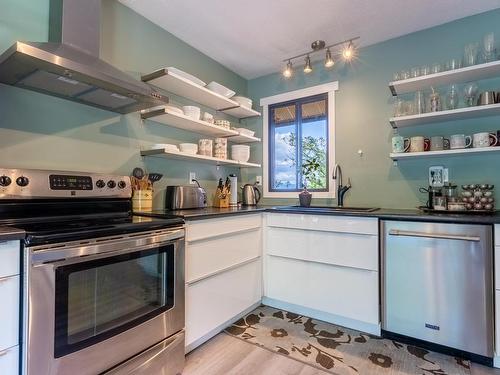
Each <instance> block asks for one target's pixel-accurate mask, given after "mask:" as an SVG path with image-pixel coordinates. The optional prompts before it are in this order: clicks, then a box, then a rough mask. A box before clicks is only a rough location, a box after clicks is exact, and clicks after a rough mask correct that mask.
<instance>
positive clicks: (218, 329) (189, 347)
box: [185, 301, 261, 354]
mask: <svg viewBox="0 0 500 375" xmlns="http://www.w3.org/2000/svg"><path fill="white" fill-rule="evenodd" d="M260 305H261V302H260V301H259V302H256V303H254V304H253V305H252V306H250V307H249V308H247V309H245V310H243V311H242V312H241V313H239V314H238V315H236V316H234V317H232V318H231V319H229V320H227V321H225V322H224V323H222V324H220V325H219V326H217V327H215V328H214V329H212V330H211V331H210V332H208V333H207V334H206V335H203V336H202V337H200V338H199V339H197V340H195V341H193V342H191V343H189V344H187V345H186V348H185V353H186V354H188V353H189V352H190V351H192V350H194V349H196V348H197V347H198V346H200V345H202V344H204V343H205V342H207V341H208V340H210V339H211V338H212V337H214V336H216V335H218V334H219V333H221V332H222V331H223V330H224V329H226V328H227V327H228V326H230V325H231V324H233V323H234V322H235V321H237V320H238V319H240V318H242V317H244V316H245V315H247V314H248V313H250V312H252V311H253V310H255V309H256V308H257V307H259V306H260Z"/></svg>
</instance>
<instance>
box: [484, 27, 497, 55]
mask: <svg viewBox="0 0 500 375" xmlns="http://www.w3.org/2000/svg"><path fill="white" fill-rule="evenodd" d="M495 55H496V49H495V34H494V33H488V34H486V35H485V36H484V37H483V58H484V62H491V61H493V60H495Z"/></svg>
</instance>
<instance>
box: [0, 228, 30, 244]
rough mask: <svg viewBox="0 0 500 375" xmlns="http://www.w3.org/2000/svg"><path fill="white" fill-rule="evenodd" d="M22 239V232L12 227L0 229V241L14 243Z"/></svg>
mask: <svg viewBox="0 0 500 375" xmlns="http://www.w3.org/2000/svg"><path fill="white" fill-rule="evenodd" d="M23 238H24V230H22V229H17V228H12V227H0V241H14V240H20V239H23Z"/></svg>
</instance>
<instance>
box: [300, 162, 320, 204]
mask: <svg viewBox="0 0 500 375" xmlns="http://www.w3.org/2000/svg"><path fill="white" fill-rule="evenodd" d="M320 168H321V165H320V163H319V162H318V161H317V160H316V159H315V158H312V159H310V160H307V161H306V162H305V163H303V164H302V168H301V169H302V188H303V190H302V191H301V192H300V194H299V203H300V205H301V206H302V207H309V206H310V205H311V200H312V194H311V193H310V192H309V191H308V190H307V182H308V181H311V180H312V179H313V178H314V176H315V175H316V174H317V173H318V170H319V169H320Z"/></svg>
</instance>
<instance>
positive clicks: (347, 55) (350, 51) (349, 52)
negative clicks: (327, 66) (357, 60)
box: [342, 42, 354, 61]
mask: <svg viewBox="0 0 500 375" xmlns="http://www.w3.org/2000/svg"><path fill="white" fill-rule="evenodd" d="M353 55H354V48H353V45H352V42H349V45H348V46H347V47H346V48H344V50H343V51H342V56H343V57H344V59H346V60H347V61H349V60H351V59H352V57H353Z"/></svg>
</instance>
